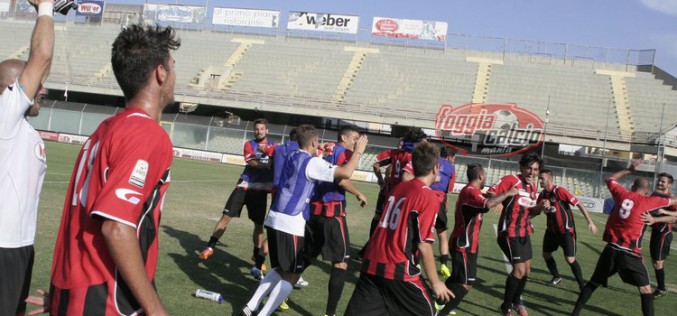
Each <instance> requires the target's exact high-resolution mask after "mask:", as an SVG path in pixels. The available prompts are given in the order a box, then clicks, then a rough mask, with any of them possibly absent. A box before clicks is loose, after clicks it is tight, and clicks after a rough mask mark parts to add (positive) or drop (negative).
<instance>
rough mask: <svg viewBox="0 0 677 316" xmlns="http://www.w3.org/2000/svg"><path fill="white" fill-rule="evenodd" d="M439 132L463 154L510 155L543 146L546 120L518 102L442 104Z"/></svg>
mask: <svg viewBox="0 0 677 316" xmlns="http://www.w3.org/2000/svg"><path fill="white" fill-rule="evenodd" d="M435 133H436V135H437V137H439V138H440V140H442V142H444V143H445V144H446V145H448V146H450V147H453V148H455V149H456V150H458V151H459V152H461V153H462V154H463V155H469V156H492V157H500V156H504V157H510V156H514V155H518V154H521V153H523V152H525V151H528V150H531V149H534V148H537V147H540V146H541V143H542V142H543V138H544V137H545V134H544V131H543V120H542V119H541V118H540V117H538V115H536V114H534V113H532V112H530V111H528V110H526V109H523V108H520V107H518V106H517V104H514V103H504V104H484V103H470V104H466V105H462V106H459V107H457V108H454V107H453V106H451V105H442V107H440V110H439V111H438V112H437V116H436V118H435Z"/></svg>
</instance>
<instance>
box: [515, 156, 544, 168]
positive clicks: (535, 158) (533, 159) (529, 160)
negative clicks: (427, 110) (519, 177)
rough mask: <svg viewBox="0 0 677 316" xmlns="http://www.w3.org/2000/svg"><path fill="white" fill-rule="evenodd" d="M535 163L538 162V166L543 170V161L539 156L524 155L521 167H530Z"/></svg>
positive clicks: (521, 159)
mask: <svg viewBox="0 0 677 316" xmlns="http://www.w3.org/2000/svg"><path fill="white" fill-rule="evenodd" d="M534 162H537V163H538V166H539V167H541V168H543V159H541V157H539V156H538V155H537V154H524V155H522V158H520V167H528V166H529V165H531V164H533V163H534Z"/></svg>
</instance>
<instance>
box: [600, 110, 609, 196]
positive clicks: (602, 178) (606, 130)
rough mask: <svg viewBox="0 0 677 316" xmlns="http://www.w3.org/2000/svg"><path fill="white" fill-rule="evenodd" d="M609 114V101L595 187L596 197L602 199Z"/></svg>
mask: <svg viewBox="0 0 677 316" xmlns="http://www.w3.org/2000/svg"><path fill="white" fill-rule="evenodd" d="M610 112H611V101H609V104H608V105H607V109H606V127H604V147H603V148H602V160H601V161H600V164H599V182H598V184H599V185H598V186H597V197H598V198H602V183H603V181H604V156H605V155H606V139H607V136H608V133H609V113H610Z"/></svg>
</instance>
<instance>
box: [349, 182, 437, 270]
mask: <svg viewBox="0 0 677 316" xmlns="http://www.w3.org/2000/svg"><path fill="white" fill-rule="evenodd" d="M439 209H440V199H439V198H438V197H437V195H436V194H435V193H434V191H433V190H431V189H430V188H428V187H427V186H426V185H425V184H424V183H423V182H422V181H420V180H418V179H414V180H411V181H407V182H403V183H401V184H400V185H398V186H397V187H396V188H395V189H394V190H393V191H392V194H391V195H390V196H389V197H388V200H387V201H386V203H385V206H384V209H383V214H381V219H380V220H379V223H378V225H377V226H376V229H375V230H374V233H373V234H372V235H371V238H370V239H369V243H368V246H367V250H366V252H365V254H364V260H363V262H362V272H365V273H368V274H371V275H376V276H380V277H383V278H386V279H390V280H398V281H412V280H417V279H418V278H419V277H420V274H421V270H419V269H418V268H417V267H416V265H417V264H418V254H419V250H418V244H420V243H433V242H434V241H435V234H434V229H435V220H436V219H437V212H438V211H439Z"/></svg>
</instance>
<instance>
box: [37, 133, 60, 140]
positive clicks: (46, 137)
mask: <svg viewBox="0 0 677 316" xmlns="http://www.w3.org/2000/svg"><path fill="white" fill-rule="evenodd" d="M38 134H40V138H42V139H44V140H51V141H58V140H59V133H55V132H48V131H38Z"/></svg>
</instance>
